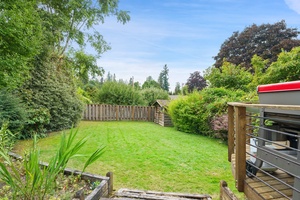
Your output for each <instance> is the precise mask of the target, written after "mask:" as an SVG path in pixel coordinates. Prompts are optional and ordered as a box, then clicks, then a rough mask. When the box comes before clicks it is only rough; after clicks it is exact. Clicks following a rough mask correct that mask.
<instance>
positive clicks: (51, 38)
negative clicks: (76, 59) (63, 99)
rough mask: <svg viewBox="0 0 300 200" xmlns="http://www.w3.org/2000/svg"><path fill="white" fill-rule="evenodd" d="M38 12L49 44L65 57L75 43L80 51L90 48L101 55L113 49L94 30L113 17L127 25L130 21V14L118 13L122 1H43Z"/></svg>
mask: <svg viewBox="0 0 300 200" xmlns="http://www.w3.org/2000/svg"><path fill="white" fill-rule="evenodd" d="M37 8H38V10H39V13H40V15H41V17H42V19H43V20H44V21H43V27H44V29H45V34H47V38H48V42H49V44H50V45H53V46H54V48H55V49H56V52H57V53H58V55H59V56H63V55H64V53H65V52H66V50H67V49H68V48H69V46H70V44H71V43H76V44H77V45H78V46H79V48H80V49H82V48H84V47H86V45H87V44H90V45H91V46H92V47H93V48H94V49H95V50H96V51H97V53H98V55H101V54H102V53H103V52H105V51H106V50H107V49H109V46H108V44H107V43H106V42H105V41H104V40H103V37H102V35H101V34H100V33H99V32H98V31H96V29H95V27H94V26H95V25H97V24H99V23H104V19H105V17H107V16H111V15H113V16H116V17H117V20H118V21H119V22H122V23H123V24H124V23H126V22H127V21H129V20H130V16H129V15H128V12H127V11H122V10H118V0H105V1H104V0H96V1H93V0H71V1H61V0H52V1H48V0H39V1H37Z"/></svg>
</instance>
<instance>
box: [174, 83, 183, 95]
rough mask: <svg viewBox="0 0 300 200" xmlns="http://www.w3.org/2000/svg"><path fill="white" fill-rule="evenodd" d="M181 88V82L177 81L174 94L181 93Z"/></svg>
mask: <svg viewBox="0 0 300 200" xmlns="http://www.w3.org/2000/svg"><path fill="white" fill-rule="evenodd" d="M180 88H181V87H180V83H179V82H177V83H176V86H175V90H174V94H175V95H178V94H181V89H180Z"/></svg>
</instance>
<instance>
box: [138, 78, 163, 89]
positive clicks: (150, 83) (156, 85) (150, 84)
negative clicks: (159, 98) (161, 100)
mask: <svg viewBox="0 0 300 200" xmlns="http://www.w3.org/2000/svg"><path fill="white" fill-rule="evenodd" d="M151 87H154V88H161V87H160V85H159V83H158V82H156V81H155V80H154V79H153V78H152V76H148V77H147V78H146V81H145V82H144V83H143V85H142V89H146V88H151Z"/></svg>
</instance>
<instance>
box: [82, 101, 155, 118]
mask: <svg viewBox="0 0 300 200" xmlns="http://www.w3.org/2000/svg"><path fill="white" fill-rule="evenodd" d="M154 113H155V108H154V107H153V106H120V105H107V104H88V105H86V109H85V111H84V112H83V115H82V119H83V120H88V121H151V122H153V121H154Z"/></svg>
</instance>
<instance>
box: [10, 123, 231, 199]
mask: <svg viewBox="0 0 300 200" xmlns="http://www.w3.org/2000/svg"><path fill="white" fill-rule="evenodd" d="M78 128H79V133H78V137H80V138H81V137H85V136H87V137H88V142H87V143H86V145H85V147H84V148H83V150H82V152H80V153H81V154H83V155H89V154H91V153H92V152H93V151H94V150H95V149H96V148H98V147H99V146H101V145H105V146H106V149H105V153H104V154H103V155H102V157H100V159H99V160H98V161H96V162H95V163H94V164H92V165H91V166H90V167H88V168H87V170H86V171H87V172H90V173H96V174H99V175H105V174H106V172H108V171H111V172H113V173H114V188H115V189H116V190H118V189H120V188H131V189H144V190H155V191H164V192H184V193H198V194H210V195H211V196H212V197H215V198H217V197H218V195H219V182H220V180H225V181H227V182H228V183H229V187H230V188H231V189H233V188H234V180H233V176H232V174H231V168H230V163H229V162H228V161H227V146H226V145H224V144H223V143H221V142H219V141H218V140H215V139H211V138H207V137H203V136H200V135H193V134H187V133H183V132H180V131H176V130H175V129H174V128H172V127H161V126H159V125H157V124H154V123H150V122H87V121H83V122H81V123H80V125H79V127H78ZM65 132H66V133H68V132H69V131H65ZM59 140H60V133H53V134H50V136H49V137H47V138H43V139H40V140H39V142H38V146H39V148H40V149H41V155H42V159H43V161H47V160H48V159H49V158H50V157H51V156H53V154H54V152H55V150H56V149H57V146H58V144H59ZM30 146H31V141H20V142H18V143H17V144H16V146H15V151H16V152H17V153H19V154H23V153H22V152H25V150H26V149H28V148H29V147H30ZM85 160H86V157H76V158H74V159H73V160H71V162H70V163H69V165H68V167H70V168H74V169H78V170H81V169H82V167H83V164H84V161H85Z"/></svg>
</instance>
